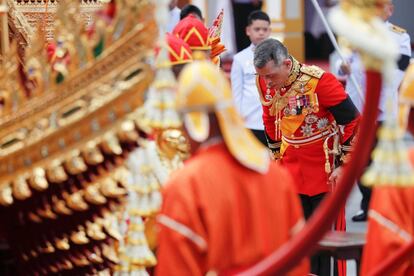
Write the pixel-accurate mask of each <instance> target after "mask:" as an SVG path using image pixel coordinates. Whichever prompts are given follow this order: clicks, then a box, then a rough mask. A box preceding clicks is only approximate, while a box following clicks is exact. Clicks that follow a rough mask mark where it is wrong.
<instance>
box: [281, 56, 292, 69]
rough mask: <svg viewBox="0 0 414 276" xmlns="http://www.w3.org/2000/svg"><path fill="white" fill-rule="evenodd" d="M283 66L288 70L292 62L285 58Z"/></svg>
mask: <svg viewBox="0 0 414 276" xmlns="http://www.w3.org/2000/svg"><path fill="white" fill-rule="evenodd" d="M283 64H284V65H286V66H287V67H288V68H291V67H292V60H291V59H290V58H286V59H285V60H284V61H283Z"/></svg>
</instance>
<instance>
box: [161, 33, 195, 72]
mask: <svg viewBox="0 0 414 276" xmlns="http://www.w3.org/2000/svg"><path fill="white" fill-rule="evenodd" d="M166 38H167V45H168V54H169V59H170V64H169V65H170V66H171V70H172V71H173V73H174V76H175V77H176V78H178V75H179V74H180V72H181V70H182V69H183V68H184V66H185V65H186V64H188V63H190V62H192V61H193V53H192V51H191V49H190V46H189V45H188V44H187V43H186V42H185V41H184V40H182V39H181V38H179V37H176V36H174V35H172V34H169V33H167V34H166Z"/></svg>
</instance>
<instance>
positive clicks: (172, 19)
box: [167, 0, 181, 33]
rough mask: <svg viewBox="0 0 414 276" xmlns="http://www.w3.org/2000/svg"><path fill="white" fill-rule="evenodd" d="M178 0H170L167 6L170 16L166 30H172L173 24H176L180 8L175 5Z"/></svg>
mask: <svg viewBox="0 0 414 276" xmlns="http://www.w3.org/2000/svg"><path fill="white" fill-rule="evenodd" d="M177 2H178V0H171V1H170V4H169V5H168V8H169V10H170V18H169V20H168V24H167V32H169V33H170V32H172V30H173V29H174V27H175V25H177V23H178V21H180V12H181V10H180V8H178V7H177Z"/></svg>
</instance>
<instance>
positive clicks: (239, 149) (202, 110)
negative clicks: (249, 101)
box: [177, 61, 270, 173]
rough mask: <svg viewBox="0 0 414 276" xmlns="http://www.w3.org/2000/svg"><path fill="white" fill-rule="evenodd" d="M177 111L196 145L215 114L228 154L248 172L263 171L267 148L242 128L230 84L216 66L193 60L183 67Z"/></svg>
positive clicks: (265, 167)
mask: <svg viewBox="0 0 414 276" xmlns="http://www.w3.org/2000/svg"><path fill="white" fill-rule="evenodd" d="M177 109H178V111H180V112H181V113H183V114H184V124H185V127H186V129H187V132H188V135H189V136H190V137H191V138H192V139H194V140H195V141H198V142H203V141H205V140H206V139H207V138H208V136H209V126H210V122H209V118H208V114H209V113H211V112H213V113H215V115H216V116H217V120H218V122H219V127H220V130H221V132H222V135H223V138H224V141H225V144H226V146H227V148H228V149H229V151H230V153H231V154H232V155H233V156H234V157H235V158H236V159H237V160H238V161H239V162H240V163H241V164H242V165H244V166H246V167H248V168H249V169H252V170H255V171H258V172H260V173H265V172H267V170H268V166H269V162H270V159H269V154H268V152H267V149H266V148H265V147H264V146H262V144H261V143H260V142H259V141H258V140H257V139H256V138H255V137H254V135H253V134H252V133H251V132H250V131H249V130H247V129H246V128H245V127H244V124H243V120H242V119H241V117H240V116H239V114H238V113H237V112H236V110H235V108H234V104H233V99H232V94H231V90H230V85H229V83H228V81H227V79H226V77H225V76H224V74H223V73H222V72H221V71H220V70H219V68H217V66H215V65H214V64H212V63H211V62H209V61H195V62H193V63H192V64H189V65H187V66H186V67H185V68H184V70H183V71H182V72H181V75H180V77H179V81H178V94H177Z"/></svg>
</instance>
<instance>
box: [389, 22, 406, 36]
mask: <svg viewBox="0 0 414 276" xmlns="http://www.w3.org/2000/svg"><path fill="white" fill-rule="evenodd" d="M390 30H391V31H393V32H394V33H398V34H403V33H406V32H407V30H406V29H404V28H401V27H400V26H397V25H394V24H392V23H390Z"/></svg>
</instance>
